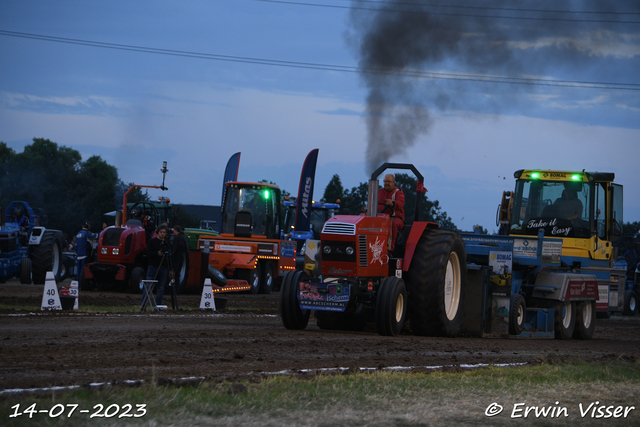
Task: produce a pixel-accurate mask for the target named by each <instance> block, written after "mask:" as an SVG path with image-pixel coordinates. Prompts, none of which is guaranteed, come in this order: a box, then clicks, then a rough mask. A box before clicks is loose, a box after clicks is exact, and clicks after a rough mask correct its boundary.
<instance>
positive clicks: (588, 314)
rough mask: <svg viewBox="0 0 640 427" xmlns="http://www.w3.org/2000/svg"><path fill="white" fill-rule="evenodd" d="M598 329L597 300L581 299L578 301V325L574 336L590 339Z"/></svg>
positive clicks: (580, 338)
mask: <svg viewBox="0 0 640 427" xmlns="http://www.w3.org/2000/svg"><path fill="white" fill-rule="evenodd" d="M595 329H596V302H595V301H581V302H579V303H576V327H575V329H574V330H573V338H576V339H579V340H590V339H591V338H592V337H593V332H594V331H595Z"/></svg>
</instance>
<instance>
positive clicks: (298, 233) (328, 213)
mask: <svg viewBox="0 0 640 427" xmlns="http://www.w3.org/2000/svg"><path fill="white" fill-rule="evenodd" d="M282 204H283V207H284V209H283V210H284V215H285V216H284V228H283V233H285V234H290V235H291V238H292V239H293V240H295V241H296V268H297V269H299V270H301V269H303V264H304V250H305V242H306V241H307V240H308V239H311V240H320V232H321V231H322V227H323V226H324V223H325V222H327V220H328V219H329V218H331V217H333V216H334V215H335V214H337V213H338V211H339V209H340V205H339V204H337V203H325V202H322V201H320V202H315V201H314V202H312V205H311V220H310V224H309V229H308V230H297V229H296V228H295V222H296V208H297V203H296V202H293V201H289V200H287V201H285V202H283V203H282Z"/></svg>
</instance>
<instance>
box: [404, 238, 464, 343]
mask: <svg viewBox="0 0 640 427" xmlns="http://www.w3.org/2000/svg"><path fill="white" fill-rule="evenodd" d="M466 289H467V262H466V252H465V250H464V243H463V242H462V237H460V235H459V234H458V233H456V232H454V231H449V230H437V229H436V230H434V229H426V230H425V231H424V233H423V235H422V236H421V237H420V240H419V241H418V244H417V245H416V249H415V253H414V255H413V259H412V261H411V266H410V268H409V280H408V281H407V290H408V292H409V295H410V298H409V304H408V308H409V310H408V314H409V321H410V324H411V330H412V331H413V333H415V334H417V335H426V336H443V337H454V336H456V335H457V334H458V333H459V332H460V328H461V327H462V320H463V317H464V300H465V296H466Z"/></svg>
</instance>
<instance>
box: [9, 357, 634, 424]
mask: <svg viewBox="0 0 640 427" xmlns="http://www.w3.org/2000/svg"><path fill="white" fill-rule="evenodd" d="M34 404H35V407H34V406H33V405H34ZM73 405H77V407H76V409H75V411H74V412H73V413H72V414H71V416H69V411H70V410H71V409H72V408H73ZM96 405H98V406H96ZM127 405H131V409H130V410H129V411H128V412H127V410H128V409H129V406H127ZM136 405H144V408H141V407H137V406H136ZM28 408H31V409H32V410H37V411H40V410H42V411H43V412H38V413H33V414H31V417H30V411H29V410H28ZM500 408H502V409H501V410H500ZM82 409H84V410H89V412H88V413H80V412H79V411H80V410H82ZM143 411H144V415H143ZM96 412H97V413H98V414H101V415H102V416H97V417H93V418H92V417H91V415H92V414H94V413H96ZM105 413H106V415H107V416H106V417H105V416H104V415H105ZM17 414H21V415H19V416H16V415H17ZM488 414H495V415H493V416H488ZM0 415H1V418H0V425H2V426H54V425H55V426H83V425H92V426H93V425H100V426H119V425H148V426H185V427H186V426H281V425H289V426H430V425H527V426H529V425H532V426H534V425H535V426H538V425H540V426H544V425H581V426H582V425H603V426H605V425H606V426H633V425H640V364H639V363H637V362H626V361H623V360H612V361H609V362H607V363H597V364H586V363H563V364H555V363H553V361H551V360H541V363H540V364H538V365H535V366H524V367H511V368H498V367H488V368H480V369H473V370H460V369H457V370H456V371H452V372H447V371H435V372H430V373H428V372H422V373H416V372H413V373H411V372H375V373H355V374H354V373H348V374H343V375H316V376H311V375H310V376H309V378H291V377H284V376H275V377H270V378H265V379H261V380H248V381H246V382H233V383H229V382H218V383H212V382H202V383H199V384H195V385H190V386H184V387H178V386H175V385H161V384H154V383H150V384H144V385H142V386H135V387H127V386H124V385H123V386H110V387H99V388H94V389H88V388H79V389H75V390H65V391H47V392H39V393H37V394H29V393H15V394H14V393H4V394H2V395H0ZM135 415H142V416H140V417H138V418H136V417H135ZM120 416H122V417H120Z"/></svg>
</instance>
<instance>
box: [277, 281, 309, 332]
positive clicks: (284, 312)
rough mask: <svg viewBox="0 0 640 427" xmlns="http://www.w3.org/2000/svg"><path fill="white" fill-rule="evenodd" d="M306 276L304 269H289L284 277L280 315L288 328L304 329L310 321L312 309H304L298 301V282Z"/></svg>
mask: <svg viewBox="0 0 640 427" xmlns="http://www.w3.org/2000/svg"><path fill="white" fill-rule="evenodd" d="M303 277H306V275H304V273H303V272H302V271H295V270H292V271H288V272H287V274H285V275H284V279H282V292H281V293H280V316H281V317H282V323H283V324H284V327H285V328H287V329H304V328H306V327H307V324H308V323H309V315H310V314H311V310H302V309H301V308H300V302H299V301H298V282H300V280H301V278H303Z"/></svg>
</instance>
